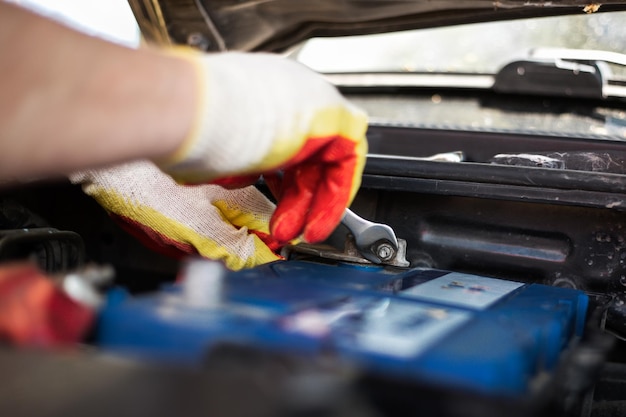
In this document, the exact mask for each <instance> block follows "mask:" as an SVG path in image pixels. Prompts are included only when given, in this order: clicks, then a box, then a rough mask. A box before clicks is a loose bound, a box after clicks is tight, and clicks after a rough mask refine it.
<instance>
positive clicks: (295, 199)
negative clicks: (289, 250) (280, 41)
mask: <svg viewBox="0 0 626 417" xmlns="http://www.w3.org/2000/svg"><path fill="white" fill-rule="evenodd" d="M176 53H179V54H180V55H181V56H183V57H185V58H186V59H188V60H190V61H191V62H193V64H194V65H195V67H196V69H197V76H198V79H199V81H200V99H199V103H198V107H197V115H196V123H195V126H194V127H193V130H192V131H191V132H190V134H189V136H188V137H187V139H186V140H185V141H184V143H183V144H182V146H181V147H180V148H179V149H178V151H177V152H176V153H175V154H174V155H173V156H172V157H171V158H170V159H169V160H167V161H160V162H159V165H160V167H161V168H162V169H163V170H165V171H166V172H168V173H169V174H171V175H172V176H173V177H174V178H176V179H177V180H178V181H181V182H184V183H206V182H212V181H215V180H218V179H219V181H218V183H220V184H222V185H225V186H241V185H245V184H250V183H253V182H254V181H255V180H256V179H257V178H258V177H259V175H261V174H263V175H264V177H265V179H266V181H267V182H268V183H270V185H271V186H272V189H273V191H274V193H275V196H276V198H277V201H278V203H277V208H276V211H275V212H274V215H273V216H272V219H271V223H270V231H271V235H272V237H273V238H275V239H277V240H278V241H280V242H288V241H291V240H292V239H294V238H303V239H304V240H305V241H307V242H312V243H313V242H318V241H322V240H324V239H325V238H326V237H328V235H330V233H331V232H332V231H333V230H334V229H335V227H336V226H337V224H338V223H339V221H340V220H341V218H342V216H343V214H344V210H345V208H346V207H347V206H348V205H349V204H350V203H351V201H352V199H353V198H354V196H355V194H356V192H357V190H358V188H359V185H360V181H361V174H362V171H363V167H364V164H365V156H366V154H367V142H366V139H365V132H366V129H367V117H366V115H365V113H363V112H362V111H361V110H359V109H357V108H356V107H354V106H353V105H352V104H350V103H349V102H348V101H347V100H346V99H345V98H343V97H342V96H341V95H340V94H339V92H338V91H337V90H336V89H335V88H334V87H333V86H331V85H330V84H329V83H327V82H326V81H325V80H324V79H323V78H322V77H321V76H320V75H319V74H316V73H314V72H313V71H311V70H309V69H307V68H306V67H304V66H302V65H301V64H299V63H297V62H295V61H292V60H289V59H287V58H283V57H280V56H277V55H270V54H245V53H219V54H208V55H207V54H200V53H197V54H196V53H194V52H176Z"/></svg>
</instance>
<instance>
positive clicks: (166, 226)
mask: <svg viewBox="0 0 626 417" xmlns="http://www.w3.org/2000/svg"><path fill="white" fill-rule="evenodd" d="M70 180H71V181H72V182H73V183H76V184H82V187H83V191H85V193H86V194H88V195H90V196H92V197H93V198H94V199H95V200H96V201H97V202H98V203H99V204H100V205H101V206H102V207H103V208H104V209H106V210H107V211H108V212H109V214H110V215H111V217H113V219H114V220H116V221H117V223H118V224H120V225H121V226H122V227H123V228H124V229H125V230H126V231H128V232H129V233H131V234H132V235H134V236H135V237H137V238H138V239H139V240H141V241H142V242H143V243H144V244H146V246H148V247H150V248H152V249H154V250H156V251H158V252H160V253H163V254H166V255H170V256H173V257H176V258H182V257H184V256H187V255H195V254H199V255H201V256H203V257H206V258H210V259H214V260H221V261H223V262H224V264H225V265H226V266H227V267H228V268H230V269H232V270H238V269H242V268H248V267H252V266H255V265H259V264H263V263H266V262H271V261H275V260H277V259H280V257H279V256H278V255H276V253H274V251H277V250H279V248H280V244H278V242H276V241H275V239H272V237H271V236H270V235H269V220H270V216H271V214H272V212H273V210H274V204H273V203H272V202H270V201H269V200H268V199H267V198H266V197H265V196H264V195H263V194H262V193H261V192H259V191H258V190H257V189H256V188H254V187H245V188H240V189H236V190H226V189H224V188H223V187H221V186H218V185H197V186H185V185H180V184H178V183H176V182H175V181H174V180H173V179H172V178H171V177H170V176H168V175H166V174H165V173H163V172H162V171H161V170H159V169H158V168H157V167H156V166H155V165H154V164H153V163H151V162H148V161H138V162H132V163H127V164H123V165H117V166H114V167H111V168H108V169H100V170H90V171H82V172H78V173H75V174H73V175H71V176H70Z"/></svg>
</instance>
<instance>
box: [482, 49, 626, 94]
mask: <svg viewBox="0 0 626 417" xmlns="http://www.w3.org/2000/svg"><path fill="white" fill-rule="evenodd" d="M609 64H613V65H619V66H626V55H623V54H619V53H616V52H608V51H596V50H581V49H560V48H539V49H534V50H532V51H531V53H530V57H529V58H528V59H525V60H520V61H514V62H511V63H509V64H507V65H505V66H504V67H503V68H502V69H501V70H500V71H498V73H497V74H496V77H495V82H494V85H493V89H494V90H495V91H497V92H501V93H513V94H531V95H547V96H556V97H573V98H593V99H602V98H606V97H626V84H625V83H624V82H623V81H620V80H617V79H615V77H614V76H613V73H612V71H611V69H610V67H609Z"/></svg>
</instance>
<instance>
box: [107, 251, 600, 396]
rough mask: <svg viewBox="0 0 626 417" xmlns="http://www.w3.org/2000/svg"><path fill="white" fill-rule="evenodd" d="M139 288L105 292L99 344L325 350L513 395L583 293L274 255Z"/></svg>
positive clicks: (171, 350)
mask: <svg viewBox="0 0 626 417" xmlns="http://www.w3.org/2000/svg"><path fill="white" fill-rule="evenodd" d="M186 271H187V272H186V273H185V277H184V279H183V280H182V281H181V282H180V283H177V284H173V285H169V286H167V287H164V288H163V290H162V291H159V292H157V293H151V294H149V295H144V296H130V295H127V294H124V293H123V291H121V290H112V291H111V292H110V293H109V296H108V301H107V303H106V305H105V306H104V308H103V309H102V311H101V314H100V318H99V323H98V326H97V332H96V333H97V334H96V339H97V344H98V345H99V346H100V347H101V348H102V349H103V350H105V351H109V352H116V353H119V354H127V355H131V356H134V357H139V358H143V359H149V360H153V361H163V362H168V363H177V364H186V365H190V366H200V365H201V364H202V362H203V360H204V359H205V358H206V357H207V355H208V354H209V352H210V351H211V349H213V348H214V347H216V346H220V345H223V344H234V345H241V346H249V347H254V348H259V349H269V350H272V351H276V352H287V353H289V354H296V355H302V356H305V357H306V356H319V355H332V356H334V357H336V358H338V359H339V360H341V361H343V362H346V363H350V364H353V365H354V366H356V367H358V368H359V369H363V370H366V371H368V372H374V373H376V374H380V375H385V376H387V377H390V378H400V379H403V380H412V381H415V382H416V383H420V384H429V385H433V386H437V387H444V388H445V387H450V388H453V389H462V390H468V391H471V392H478V393H482V394H486V395H493V396H505V397H516V396H518V397H519V396H523V395H524V394H525V393H527V392H528V390H529V389H530V387H531V385H532V384H533V383H534V381H536V380H537V379H538V378H545V376H546V375H549V374H550V373H551V372H552V371H553V370H554V369H555V367H556V365H557V363H558V361H559V360H560V357H561V356H562V354H563V352H565V351H567V350H568V349H569V348H571V347H572V346H573V345H575V343H576V342H577V340H578V339H579V338H580V337H581V335H582V333H583V328H584V324H585V316H586V312H587V306H588V296H587V295H585V293H583V292H581V291H578V290H574V289H567V288H556V287H550V286H545V285H540V284H527V283H522V282H515V281H506V280H501V279H494V278H489V277H484V276H478V275H471V274H465V273H456V272H449V271H441V270H433V269H420V268H414V269H399V268H398V269H393V268H392V269H388V268H382V267H376V266H370V267H364V266H355V265H351V264H342V263H336V264H322V263H319V262H306V261H278V262H274V263H271V264H268V265H264V266H261V267H257V268H253V269H250V270H246V271H241V272H231V271H226V270H224V269H223V268H222V267H221V265H220V264H217V263H213V262H208V261H202V260H198V261H192V262H190V263H189V264H188V267H187V268H186Z"/></svg>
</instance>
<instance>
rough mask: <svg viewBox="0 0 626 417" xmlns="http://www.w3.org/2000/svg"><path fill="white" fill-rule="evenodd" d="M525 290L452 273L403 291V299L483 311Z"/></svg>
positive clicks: (506, 283) (500, 282) (498, 280)
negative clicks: (506, 296)
mask: <svg viewBox="0 0 626 417" xmlns="http://www.w3.org/2000/svg"><path fill="white" fill-rule="evenodd" d="M522 286H524V284H523V283H521V282H513V281H503V280H500V279H495V278H487V277H481V276H477V275H471V274H463V273H457V272H451V273H449V274H446V275H443V276H441V277H439V278H435V279H433V280H431V281H427V282H425V283H422V284H418V285H416V286H414V287H411V288H407V289H405V290H402V291H401V292H400V293H401V294H402V295H404V296H409V297H411V296H414V297H415V298H418V299H423V300H429V301H436V302H442V303H446V304H454V305H456V306H460V307H469V308H473V309H478V310H483V309H485V308H487V307H489V306H490V305H492V304H493V303H495V302H496V301H498V300H499V299H501V298H502V297H504V296H505V295H507V294H509V293H511V292H513V291H515V290H516V289H518V288H520V287H522Z"/></svg>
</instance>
